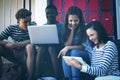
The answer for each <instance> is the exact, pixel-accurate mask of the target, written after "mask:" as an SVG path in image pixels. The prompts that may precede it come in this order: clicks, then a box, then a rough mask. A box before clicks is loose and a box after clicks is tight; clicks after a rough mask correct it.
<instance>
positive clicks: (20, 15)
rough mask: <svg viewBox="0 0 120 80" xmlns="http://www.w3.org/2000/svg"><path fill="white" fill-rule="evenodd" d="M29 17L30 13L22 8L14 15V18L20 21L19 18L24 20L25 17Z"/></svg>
mask: <svg viewBox="0 0 120 80" xmlns="http://www.w3.org/2000/svg"><path fill="white" fill-rule="evenodd" d="M31 15H32V12H31V11H29V10H27V9H24V8H22V9H19V10H18V11H17V13H16V14H15V17H16V19H17V20H18V19H21V18H26V17H28V16H31Z"/></svg>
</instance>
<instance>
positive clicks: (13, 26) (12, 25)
mask: <svg viewBox="0 0 120 80" xmlns="http://www.w3.org/2000/svg"><path fill="white" fill-rule="evenodd" d="M17 27H18V24H11V25H8V26H7V27H6V28H11V29H12V28H17Z"/></svg>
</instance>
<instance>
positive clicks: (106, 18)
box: [102, 12, 113, 35]
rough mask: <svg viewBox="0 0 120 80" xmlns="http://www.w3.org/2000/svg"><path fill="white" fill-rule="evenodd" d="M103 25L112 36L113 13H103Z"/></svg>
mask: <svg viewBox="0 0 120 80" xmlns="http://www.w3.org/2000/svg"><path fill="white" fill-rule="evenodd" d="M102 23H103V25H104V26H105V29H106V30H107V33H108V34H110V35H111V34H112V31H113V29H112V26H113V25H112V13H111V12H102Z"/></svg>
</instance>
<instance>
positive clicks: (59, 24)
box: [56, 22, 64, 27]
mask: <svg viewBox="0 0 120 80" xmlns="http://www.w3.org/2000/svg"><path fill="white" fill-rule="evenodd" d="M56 25H57V26H58V27H59V26H60V27H63V25H64V23H63V22H58V23H57V24H56Z"/></svg>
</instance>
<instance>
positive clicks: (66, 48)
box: [58, 46, 68, 58]
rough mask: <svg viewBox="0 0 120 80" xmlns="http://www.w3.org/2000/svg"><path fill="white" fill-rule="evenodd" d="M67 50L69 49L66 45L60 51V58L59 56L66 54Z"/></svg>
mask: <svg viewBox="0 0 120 80" xmlns="http://www.w3.org/2000/svg"><path fill="white" fill-rule="evenodd" d="M67 51H68V47H67V46H66V47H64V48H63V49H62V50H61V51H60V52H59V54H58V58H59V57H60V56H65V54H66V53H67Z"/></svg>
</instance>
